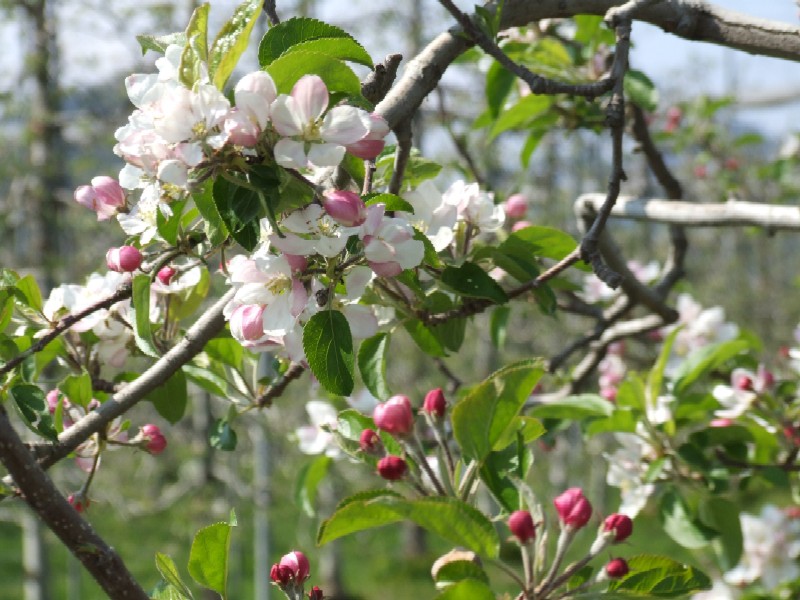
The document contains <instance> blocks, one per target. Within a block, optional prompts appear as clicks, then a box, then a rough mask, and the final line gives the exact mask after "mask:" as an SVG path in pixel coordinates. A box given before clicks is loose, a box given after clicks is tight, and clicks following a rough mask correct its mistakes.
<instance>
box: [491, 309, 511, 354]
mask: <svg viewBox="0 0 800 600" xmlns="http://www.w3.org/2000/svg"><path fill="white" fill-rule="evenodd" d="M509 316H511V308H509V307H508V306H498V307H496V308H495V309H494V310H493V311H492V313H491V316H490V317H489V331H490V336H491V339H492V345H493V346H494V347H495V348H497V349H498V350H502V349H503V346H505V344H506V332H507V331H508V317H509Z"/></svg>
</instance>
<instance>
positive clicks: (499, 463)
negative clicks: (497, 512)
mask: <svg viewBox="0 0 800 600" xmlns="http://www.w3.org/2000/svg"><path fill="white" fill-rule="evenodd" d="M532 464H533V453H532V452H531V451H530V449H529V448H527V447H526V446H525V445H522V446H520V445H519V444H514V445H512V446H509V447H507V448H504V449H503V450H501V451H499V452H492V453H490V454H489V456H487V457H486V461H485V463H484V464H483V465H482V466H481V468H480V471H479V474H480V478H481V481H483V483H484V484H485V485H486V487H487V489H488V490H489V491H490V492H491V493H492V495H493V496H494V497H495V499H496V500H497V501H498V502H499V503H500V505H501V506H502V507H503V509H504V510H506V511H508V512H513V511H515V510H518V509H519V507H520V501H519V489H518V487H517V484H516V482H518V481H524V479H525V476H526V475H527V473H528V470H529V469H530V467H531V465H532Z"/></svg>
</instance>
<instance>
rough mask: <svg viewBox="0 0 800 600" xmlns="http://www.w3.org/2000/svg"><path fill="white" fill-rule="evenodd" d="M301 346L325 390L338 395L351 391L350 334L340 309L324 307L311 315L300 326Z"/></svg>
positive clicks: (351, 360) (351, 350) (351, 351)
mask: <svg viewBox="0 0 800 600" xmlns="http://www.w3.org/2000/svg"><path fill="white" fill-rule="evenodd" d="M303 349H304V350H305V353H306V358H307V359H308V365H309V367H311V371H312V373H314V376H315V377H316V378H317V379H318V380H319V382H320V383H321V384H322V386H323V387H324V388H325V389H326V390H328V391H329V392H330V393H332V394H338V395H340V396H348V395H349V394H350V393H351V392H352V391H353V366H354V365H353V362H354V361H353V337H352V335H351V334H350V325H349V324H348V323H347V319H346V318H345V316H344V315H343V314H342V313H341V312H339V311H337V310H323V311H320V312H318V313H317V314H315V315H314V316H313V317H311V318H310V319H309V320H308V322H307V323H306V325H305V327H304V328H303Z"/></svg>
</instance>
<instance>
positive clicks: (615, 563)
mask: <svg viewBox="0 0 800 600" xmlns="http://www.w3.org/2000/svg"><path fill="white" fill-rule="evenodd" d="M629 572H630V568H629V567H628V563H627V562H626V561H625V559H624V558H615V559H613V560H611V561H609V563H608V564H607V565H606V575H608V576H609V577H611V579H620V578H621V577H625V575H627V574H628V573H629Z"/></svg>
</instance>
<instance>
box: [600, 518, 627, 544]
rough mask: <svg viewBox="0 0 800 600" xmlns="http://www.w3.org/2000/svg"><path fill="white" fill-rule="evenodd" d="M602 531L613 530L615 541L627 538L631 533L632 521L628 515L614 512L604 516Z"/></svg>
mask: <svg viewBox="0 0 800 600" xmlns="http://www.w3.org/2000/svg"><path fill="white" fill-rule="evenodd" d="M603 531H606V532H609V531H610V532H613V533H614V541H615V542H623V541H625V540H627V539H628V538H629V537H630V535H631V533H633V521H631V518H630V517H629V516H628V515H623V514H620V513H614V514H613V515H609V516H607V517H606V520H605V521H603Z"/></svg>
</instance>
